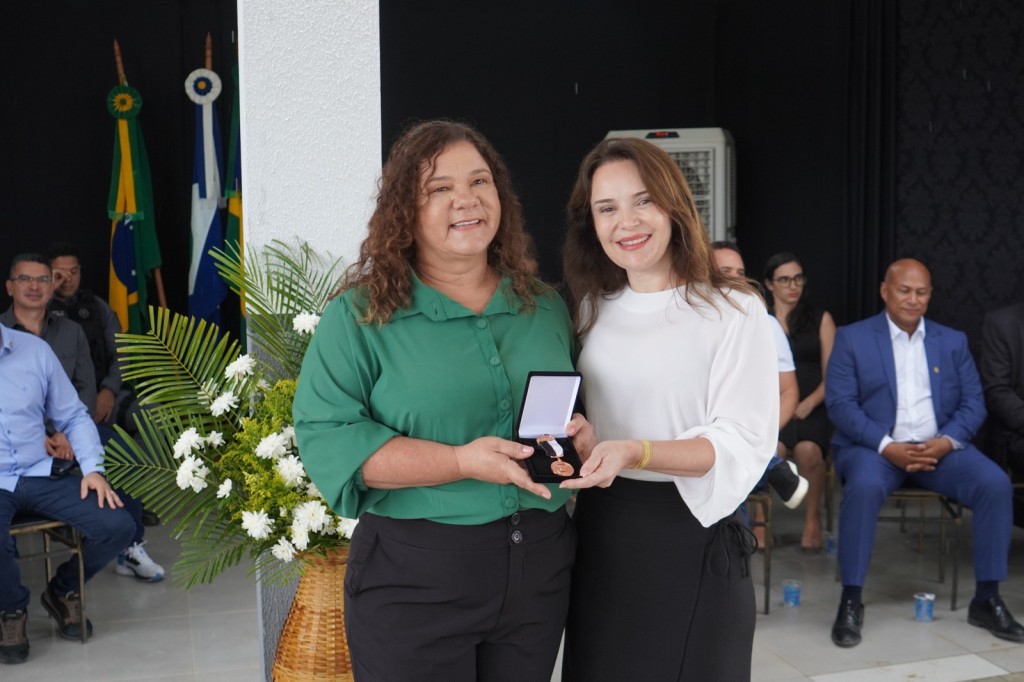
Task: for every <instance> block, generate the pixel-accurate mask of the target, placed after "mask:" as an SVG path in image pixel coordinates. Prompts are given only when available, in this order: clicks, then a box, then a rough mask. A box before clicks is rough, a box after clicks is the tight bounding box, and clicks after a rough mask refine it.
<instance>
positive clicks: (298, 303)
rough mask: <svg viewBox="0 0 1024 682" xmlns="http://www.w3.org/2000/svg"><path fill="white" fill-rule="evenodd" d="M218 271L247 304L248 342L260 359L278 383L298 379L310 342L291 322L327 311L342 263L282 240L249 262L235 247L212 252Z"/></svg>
mask: <svg viewBox="0 0 1024 682" xmlns="http://www.w3.org/2000/svg"><path fill="white" fill-rule="evenodd" d="M211 256H212V257H213V259H214V261H215V262H216V263H217V270H218V271H219V272H220V274H221V277H223V278H224V280H225V281H226V282H227V283H228V286H229V287H230V288H231V290H232V291H233V292H235V293H236V294H238V296H239V297H240V298H242V300H243V301H244V302H245V310H246V325H247V329H248V333H249V341H250V342H251V343H252V346H253V348H254V349H255V350H256V351H257V353H258V354H259V355H260V359H261V360H263V361H264V362H266V363H267V364H269V365H270V366H271V368H272V372H271V374H272V378H273V379H275V380H276V379H285V378H288V379H294V378H296V377H298V375H299V370H300V368H301V365H302V356H303V355H304V354H305V351H306V346H307V345H308V344H309V337H308V336H303V335H300V334H298V333H296V332H295V330H294V329H293V328H292V320H293V319H294V318H295V316H296V315H298V314H299V313H319V312H321V311H322V310H323V309H324V306H325V305H326V304H327V301H328V299H329V298H330V295H331V293H332V292H333V291H334V290H335V289H336V288H337V286H338V282H339V280H340V277H341V267H342V260H341V259H340V258H334V257H332V256H331V255H330V254H327V255H322V254H320V253H319V252H317V251H315V250H314V249H313V248H312V247H311V246H310V245H309V244H308V243H304V242H300V243H298V244H295V245H291V244H288V243H286V242H283V241H280V240H274V241H272V242H271V243H270V244H268V245H266V246H264V247H262V249H260V250H256V249H255V248H253V247H250V248H249V250H248V252H247V255H246V257H245V259H243V258H242V256H241V253H240V252H239V250H238V247H237V245H236V244H229V245H228V247H227V249H226V250H224V251H220V250H218V249H213V250H212V251H211Z"/></svg>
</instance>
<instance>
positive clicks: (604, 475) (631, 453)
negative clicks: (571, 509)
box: [559, 440, 643, 489]
mask: <svg viewBox="0 0 1024 682" xmlns="http://www.w3.org/2000/svg"><path fill="white" fill-rule="evenodd" d="M641 457H643V446H642V445H641V444H640V441H636V440H606V441H604V442H601V443H598V444H597V445H595V446H594V448H593V449H592V450H591V451H590V456H589V457H588V458H587V460H586V461H585V462H584V463H583V466H582V467H580V477H579V478H571V479H569V480H568V481H563V482H562V483H561V484H560V486H559V487H561V488H567V489H576V488H594V487H597V488H607V487H608V486H610V485H611V484H612V481H614V480H615V477H616V476H617V475H618V474H619V472H620V471H622V470H623V469H628V468H629V467H631V466H633V465H635V464H636V463H637V462H639V461H640V458H641Z"/></svg>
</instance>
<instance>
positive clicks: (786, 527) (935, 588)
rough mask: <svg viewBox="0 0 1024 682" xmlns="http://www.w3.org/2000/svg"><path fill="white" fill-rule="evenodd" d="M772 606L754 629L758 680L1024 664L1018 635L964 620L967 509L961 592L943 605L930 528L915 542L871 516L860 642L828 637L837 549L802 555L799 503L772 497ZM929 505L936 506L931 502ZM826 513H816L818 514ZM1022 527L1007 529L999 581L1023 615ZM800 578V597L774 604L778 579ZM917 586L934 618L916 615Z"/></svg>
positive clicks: (832, 680)
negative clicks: (1003, 575) (843, 645)
mask: <svg viewBox="0 0 1024 682" xmlns="http://www.w3.org/2000/svg"><path fill="white" fill-rule="evenodd" d="M773 509H774V512H773V514H774V520H775V526H776V529H775V536H776V538H777V539H778V540H780V541H781V542H780V544H779V546H777V547H776V551H775V552H774V554H773V559H772V576H773V578H772V583H773V585H772V592H771V596H772V603H771V613H770V614H769V615H767V616H766V615H764V614H763V613H760V612H759V613H758V617H757V618H758V619H757V630H756V633H755V637H754V664H753V679H754V680H758V681H761V682H769V681H772V682H782V681H786V682H795V681H797V680H814V681H815V682H847V681H849V682H859V681H860V680H869V679H870V680H871V681H872V682H889V681H896V680H900V681H903V680H915V681H918V680H927V681H928V682H961V681H966V680H978V679H985V678H989V677H995V676H1002V675H1007V674H1008V673H1020V672H1022V671H1024V645H1018V644H1013V643H1010V642H1005V641H1003V640H1000V639H996V638H995V637H992V636H991V635H989V633H988V632H986V631H984V630H981V629H979V628H976V627H973V626H971V625H968V624H967V606H968V604H969V603H970V600H971V597H972V596H973V594H974V570H973V566H972V561H971V543H970V513H969V512H965V515H964V529H963V531H962V536H963V537H962V538H961V543H960V552H959V554H960V579H959V598H958V608H957V610H956V611H950V594H951V582H952V577H951V575H950V567H949V566H948V564H947V574H946V580H945V583H944V584H940V583H939V582H937V578H938V575H937V559H938V547H939V539H938V530H937V529H931V528H929V529H926V535H925V538H924V545H923V552H920V553H919V552H918V551H917V534H916V532H915V531H916V525H915V526H914V527H913V530H911V531H910V532H908V533H904V534H901V533H900V531H899V527H898V525H897V524H889V523H885V524H879V527H878V538H877V540H876V542H875V551H874V555H873V557H872V561H871V567H870V569H869V572H868V577H867V584H866V585H865V587H864V604H865V616H864V628H863V637H864V639H863V641H862V643H861V644H860V645H859V646H857V647H854V648H852V649H840V648H838V647H836V646H834V645H833V644H832V641H831V639H830V632H831V627H832V621H833V620H834V618H835V614H836V608H837V607H838V603H839V593H840V591H841V588H840V584H839V583H838V582H836V580H835V557H834V556H831V555H826V554H821V555H815V556H808V555H805V554H802V553H801V552H800V549H799V540H800V530H801V527H802V525H801V524H802V516H803V512H802V509H801V510H798V511H791V510H788V509H786V508H785V507H783V506H782V505H779V504H776V505H773ZM929 513H932V514H935V513H937V511H936V510H935V509H931V510H929ZM823 521H824V515H823ZM1022 559H1024V531H1021V530H1020V529H1014V534H1013V543H1012V546H1011V551H1010V578H1009V580H1007V581H1006V582H1005V583H1003V584H1002V586H1001V592H1002V596H1003V598H1004V599H1005V601H1006V603H1007V606H1008V607H1009V608H1010V610H1011V611H1012V612H1013V613H1014V614H1015V615H1016V616H1017V617H1019V618H1022V619H1024V561H1022ZM762 567H763V557H762V556H761V555H757V556H755V558H754V567H753V568H754V579H755V585H756V590H757V595H758V605H759V606H761V605H762V604H763V594H764V593H763V587H762V584H763V581H762V573H761V570H762ZM787 578H797V579H799V580H801V581H802V583H803V584H802V590H801V604H800V606H799V607H797V608H786V607H783V606H782V587H781V583H782V580H784V579H787ZM915 592H934V593H935V594H936V602H935V608H934V617H935V619H934V621H933V622H932V623H919V622H917V621H915V620H914V598H913V595H914V593H915Z"/></svg>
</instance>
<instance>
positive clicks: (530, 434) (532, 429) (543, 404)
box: [516, 372, 582, 483]
mask: <svg viewBox="0 0 1024 682" xmlns="http://www.w3.org/2000/svg"><path fill="white" fill-rule="evenodd" d="M581 381H582V379H581V377H580V373H579V372H530V374H529V376H528V377H527V379H526V391H525V392H524V394H523V406H522V409H521V410H520V411H519V423H518V424H517V425H516V433H517V434H518V435H517V440H518V441H519V442H520V443H522V444H524V445H529V446H530V447H532V448H533V449H534V452H533V455H532V456H531V457H530V458H529V459H527V460H526V468H527V470H529V472H530V478H532V479H533V480H534V481H536V482H537V483H560V482H561V481H564V480H566V479H567V478H579V476H580V466H581V464H582V463H581V462H580V456H579V455H578V454H577V453H576V448H574V447H573V446H572V439H571V438H570V437H569V436H568V435H567V434H566V433H565V427H566V426H567V425H568V423H569V420H570V419H571V418H572V414H573V410H574V409H575V407H576V397H577V396H578V395H579V392H580V382H581Z"/></svg>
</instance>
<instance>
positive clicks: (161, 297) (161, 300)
mask: <svg viewBox="0 0 1024 682" xmlns="http://www.w3.org/2000/svg"><path fill="white" fill-rule="evenodd" d="M114 63H115V64H116V65H117V82H118V83H119V84H121V85H127V84H128V77H127V76H126V75H125V73H124V61H123V60H122V59H121V45H120V44H119V43H118V42H117V38H114ZM152 272H153V284H154V285H156V300H157V303H158V304H159V305H160V307H161V308H166V307H167V296H166V295H165V294H164V278H163V274H162V273H161V272H160V267H159V266H157V267H155V268H153V271H152ZM126 331H127V330H126Z"/></svg>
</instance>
